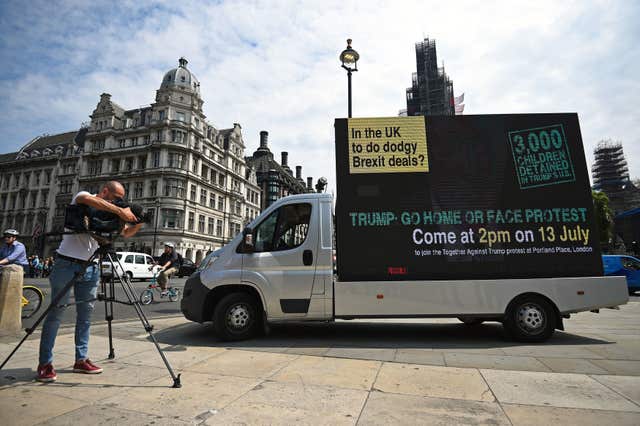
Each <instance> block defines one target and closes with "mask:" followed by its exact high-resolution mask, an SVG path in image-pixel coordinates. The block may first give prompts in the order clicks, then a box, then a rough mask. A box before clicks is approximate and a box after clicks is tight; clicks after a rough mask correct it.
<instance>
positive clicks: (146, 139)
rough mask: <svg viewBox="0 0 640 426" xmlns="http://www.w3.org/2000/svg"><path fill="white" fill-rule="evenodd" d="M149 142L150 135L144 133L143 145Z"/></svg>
mask: <svg viewBox="0 0 640 426" xmlns="http://www.w3.org/2000/svg"><path fill="white" fill-rule="evenodd" d="M150 142H151V135H144V142H143V143H144V144H145V145H149V143H150Z"/></svg>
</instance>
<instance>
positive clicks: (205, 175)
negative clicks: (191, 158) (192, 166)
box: [200, 164, 209, 181]
mask: <svg viewBox="0 0 640 426" xmlns="http://www.w3.org/2000/svg"><path fill="white" fill-rule="evenodd" d="M200 176H202V179H204V180H206V181H208V180H209V168H208V167H207V166H205V165H204V164H203V165H202V172H201V173H200Z"/></svg>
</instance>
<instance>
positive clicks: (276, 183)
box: [245, 130, 313, 210]
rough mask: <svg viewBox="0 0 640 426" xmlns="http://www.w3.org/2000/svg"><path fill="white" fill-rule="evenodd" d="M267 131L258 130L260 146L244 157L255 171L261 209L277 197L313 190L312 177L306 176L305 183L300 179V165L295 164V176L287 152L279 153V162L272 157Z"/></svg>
mask: <svg viewBox="0 0 640 426" xmlns="http://www.w3.org/2000/svg"><path fill="white" fill-rule="evenodd" d="M268 137H269V133H268V132H267V131H265V130H263V131H261V132H260V147H259V148H258V149H257V150H256V151H255V152H254V153H253V155H252V156H251V157H246V158H245V160H246V162H247V164H248V165H249V166H250V167H251V168H252V169H253V170H255V172H256V176H257V182H258V186H259V187H260V191H261V194H262V197H261V200H262V203H261V205H260V207H261V210H264V209H265V208H266V207H269V206H270V205H271V204H273V203H274V202H275V201H276V200H277V199H278V198H282V197H286V196H287V195H293V194H302V193H305V192H313V187H312V182H313V178H311V177H308V178H307V184H306V185H305V182H304V181H303V180H302V166H296V176H295V177H294V176H293V172H292V171H291V168H289V164H288V162H289V153H288V152H286V151H283V152H282V153H281V162H280V164H278V162H277V161H276V160H275V159H274V158H273V153H272V152H271V150H270V149H269V145H268Z"/></svg>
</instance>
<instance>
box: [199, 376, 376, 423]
mask: <svg viewBox="0 0 640 426" xmlns="http://www.w3.org/2000/svg"><path fill="white" fill-rule="evenodd" d="M366 398H367V392H366V391H361V390H354V389H343V388H334V387H330V386H314V385H308V384H301V383H283V382H272V381H266V382H264V383H262V384H261V385H259V386H257V387H256V388H254V389H252V390H251V391H250V392H248V393H246V394H245V395H243V396H242V397H240V398H239V399H238V400H236V401H234V402H233V403H231V404H229V405H228V406H226V407H224V408H223V409H222V410H219V411H218V412H217V413H216V414H214V415H212V416H210V417H209V418H207V419H206V421H205V422H206V424H210V425H219V424H269V425H293V424H295V425H354V424H355V423H356V420H357V419H358V415H359V414H360V411H361V410H362V406H363V405H364V402H365V400H366Z"/></svg>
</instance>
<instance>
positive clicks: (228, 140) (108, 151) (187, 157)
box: [0, 58, 261, 262]
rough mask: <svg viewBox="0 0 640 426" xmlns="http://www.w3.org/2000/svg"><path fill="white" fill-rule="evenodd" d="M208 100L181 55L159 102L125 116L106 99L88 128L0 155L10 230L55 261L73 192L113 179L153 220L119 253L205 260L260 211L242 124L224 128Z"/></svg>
mask: <svg viewBox="0 0 640 426" xmlns="http://www.w3.org/2000/svg"><path fill="white" fill-rule="evenodd" d="M203 103H204V101H203V100H202V98H201V96H200V83H199V81H198V80H197V78H196V77H195V76H194V75H193V74H192V73H191V72H190V71H189V69H188V68H187V61H186V60H185V59H184V58H180V60H179V66H178V67H177V68H174V69H172V70H170V71H168V72H167V73H166V74H165V76H164V77H163V80H162V82H161V84H160V88H159V89H158V90H157V91H156V96H155V102H154V103H152V104H151V105H149V106H146V107H141V108H136V109H130V110H126V109H124V108H122V107H121V106H119V105H118V104H116V103H115V102H114V101H112V100H111V95H109V94H107V93H103V94H102V95H101V96H100V100H99V102H98V104H97V106H96V108H95V110H94V111H93V113H92V114H91V116H90V118H91V121H90V123H89V124H88V126H86V127H83V128H82V129H80V130H79V131H75V132H69V133H64V134H61V135H55V136H45V137H39V138H36V139H35V140H34V141H32V142H30V143H28V144H27V145H25V146H24V147H23V148H22V149H21V150H20V151H19V152H18V153H12V154H5V155H3V156H0V167H1V170H2V171H1V172H0V207H2V212H3V213H2V217H0V220H1V221H2V225H3V229H4V228H7V227H14V228H16V229H18V231H20V233H21V237H22V240H23V241H24V240H25V239H27V240H29V239H30V240H32V241H30V242H29V241H26V242H28V243H30V245H29V246H28V247H29V249H30V252H29V253H31V252H33V251H38V252H39V253H40V254H44V255H49V254H51V253H52V251H53V250H55V248H56V247H57V242H58V241H59V239H60V237H59V236H58V235H56V233H58V232H61V231H62V230H63V226H62V225H63V221H64V208H65V207H66V205H68V204H69V202H70V201H71V197H72V196H73V194H75V193H76V192H77V191H79V190H87V191H89V192H92V193H97V192H98V191H99V189H100V187H101V185H102V184H103V183H104V182H106V181H109V180H117V181H119V182H121V183H122V184H123V185H124V187H125V190H126V198H127V200H128V201H130V202H134V203H136V204H140V205H142V206H143V207H144V209H145V210H146V211H149V212H153V214H154V218H153V221H152V223H150V224H147V225H145V226H144V227H143V228H142V230H141V231H140V232H139V233H138V234H137V235H136V236H135V237H133V238H130V239H127V240H117V241H116V243H115V247H116V248H117V249H127V250H132V251H142V252H147V253H152V252H153V254H154V255H157V254H159V252H160V251H161V250H162V245H163V243H164V242H166V241H171V242H173V243H174V244H175V245H176V249H177V251H178V252H179V253H181V254H182V255H183V256H184V257H185V258H188V259H191V260H193V261H195V262H199V261H200V260H201V259H202V258H203V257H204V256H205V255H206V254H207V253H208V252H210V251H213V250H215V249H217V248H220V247H222V246H223V245H224V244H226V243H228V242H229V241H230V240H231V239H232V238H233V237H234V236H235V235H236V234H237V233H239V232H241V230H242V228H243V226H244V225H245V224H246V223H248V222H249V221H250V220H251V219H253V218H255V217H256V216H257V215H258V214H259V212H260V210H261V209H260V204H261V199H260V187H259V186H258V183H257V178H256V174H255V172H254V171H253V170H252V169H251V168H250V167H247V163H246V161H245V158H244V151H245V144H244V140H243V135H242V128H241V126H240V125H239V124H237V123H234V125H233V127H231V128H227V129H218V128H216V127H215V126H213V125H212V124H210V123H209V122H208V121H207V119H206V117H205V115H204V113H203V111H202V105H203ZM45 150H46V153H45V152H44V151H45ZM38 176H39V178H38ZM37 179H39V181H38V180H37ZM36 182H38V184H37V185H36V184H35V183H36ZM45 182H46V183H45ZM34 203H35V204H34ZM39 230H40V231H39ZM37 231H39V232H37ZM37 234H40V235H41V236H38V235H37ZM154 246H155V247H154Z"/></svg>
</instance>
